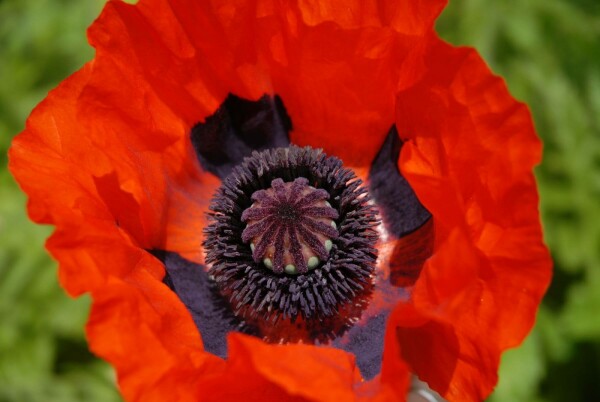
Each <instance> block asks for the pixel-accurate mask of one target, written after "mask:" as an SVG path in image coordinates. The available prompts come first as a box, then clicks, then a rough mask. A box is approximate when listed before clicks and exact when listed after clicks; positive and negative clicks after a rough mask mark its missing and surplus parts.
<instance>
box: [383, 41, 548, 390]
mask: <svg viewBox="0 0 600 402" xmlns="http://www.w3.org/2000/svg"><path fill="white" fill-rule="evenodd" d="M426 65H427V67H428V73H427V74H426V75H425V77H424V78H423V80H422V81H421V82H420V83H418V84H417V85H415V86H413V87H411V88H409V89H407V90H406V91H403V92H401V93H400V94H399V95H398V117H397V127H398V131H399V133H400V136H401V137H402V138H404V139H405V140H407V142H406V143H405V145H404V147H403V149H402V153H401V158H400V168H401V171H402V173H403V174H404V176H405V177H406V179H407V180H408V181H409V182H410V184H411V186H412V188H413V189H414V190H415V192H416V194H417V196H418V197H419V199H420V200H421V202H422V203H423V205H424V206H425V207H426V208H427V209H428V210H429V211H430V212H431V214H432V215H433V216H434V220H435V253H434V255H433V256H432V258H430V259H429V260H428V261H427V262H426V263H425V266H424V269H423V271H422V273H421V276H420V277H419V279H418V280H417V282H416V284H415V287H414V290H413V295H412V299H411V302H410V303H411V308H412V311H411V313H410V314H396V315H395V316H394V319H393V321H392V323H391V325H394V326H396V327H397V331H398V334H399V335H398V339H399V342H400V344H401V346H400V347H401V349H402V350H404V352H403V356H404V357H405V358H406V359H407V362H408V363H409V365H410V367H411V368H412V369H413V370H415V372H416V373H417V374H418V375H419V377H420V378H421V379H422V380H424V381H427V382H428V383H429V384H430V386H432V387H433V388H434V389H436V390H437V391H439V392H440V393H441V394H442V395H444V396H445V397H446V398H448V399H451V400H464V401H477V400H482V399H484V398H485V397H486V396H487V395H488V394H489V393H490V392H491V390H492V388H493V386H494V385H495V383H496V381H497V374H496V373H497V367H498V362H499V358H500V353H501V352H502V351H503V350H505V349H507V348H509V347H513V346H515V345H517V344H519V343H520V342H521V341H522V339H523V338H524V337H525V335H526V334H527V333H528V332H529V330H530V329H531V327H532V326H533V323H534V321H535V313H536V311H537V307H538V305H539V302H540V300H541V298H542V295H543V294H544V292H545V290H546V288H547V286H548V284H549V281H550V276H551V270H550V268H551V261H550V257H549V254H548V250H547V249H546V247H545V246H544V245H543V243H542V232H541V228H540V223H539V213H538V196H537V190H536V187H535V180H534V177H533V174H532V168H533V166H534V165H535V164H537V163H538V162H539V160H540V149H541V147H540V142H539V140H538V139H537V137H536V135H535V133H534V130H533V125H532V121H531V117H530V114H529V111H528V110H527V107H526V106H524V105H523V104H520V103H518V102H516V101H515V100H514V99H513V98H512V97H511V96H510V95H509V93H508V91H507V89H506V86H505V84H504V82H503V81H502V80H501V79H500V78H498V77H495V76H493V75H492V74H491V73H490V71H489V69H488V68H487V66H486V65H485V63H484V62H483V61H482V60H481V58H480V57H479V56H478V55H477V53H476V52H475V51H473V50H470V49H460V48H459V49H457V48H452V47H450V46H449V45H446V44H444V43H442V42H439V41H433V42H432V45H431V49H430V50H429V52H428V54H427V60H426ZM401 308H403V309H404V308H405V307H401ZM415 317H417V318H418V319H419V320H420V324H419V325H418V326H415V324H414V322H415ZM434 328H439V329H440V330H439V331H438V330H435V331H434V330H432V329H434ZM407 334H410V336H408V335H407ZM414 338H418V339H420V341H419V342H421V343H422V345H421V348H420V349H421V350H423V351H425V350H435V351H437V352H436V354H437V355H439V357H438V356H431V358H430V359H431V360H428V359H427V358H425V359H424V357H425V356H424V355H423V354H421V353H419V354H416V353H414V352H412V351H413V350H415V345H414V341H411V340H412V339H414ZM451 338H453V339H455V341H456V342H455V343H454V346H452V342H449V339H451Z"/></svg>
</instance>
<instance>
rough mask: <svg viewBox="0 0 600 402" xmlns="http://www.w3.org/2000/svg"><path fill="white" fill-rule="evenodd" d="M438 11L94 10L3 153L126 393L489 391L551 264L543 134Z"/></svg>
mask: <svg viewBox="0 0 600 402" xmlns="http://www.w3.org/2000/svg"><path fill="white" fill-rule="evenodd" d="M444 3H445V2H444V1H441V0H440V1H436V0H434V1H429V2H420V1H408V0H407V1H400V2H398V1H383V2H381V1H380V2H375V1H360V0H358V1H352V2H347V1H346V2H344V4H343V6H341V5H337V4H334V3H333V2H318V1H310V0H306V1H299V2H297V3H284V2H272V1H268V0H267V1H262V0H255V1H252V0H244V1H235V2H217V1H215V2H208V1H205V2H193V1H187V0H142V1H140V2H139V3H138V4H137V5H128V4H125V3H121V2H118V1H111V2H109V3H108V4H107V5H106V7H105V9H104V11H103V13H102V15H101V16H100V18H99V19H98V20H97V21H96V22H95V23H94V24H93V25H92V27H91V28H90V31H89V38H90V43H91V44H92V45H93V46H94V47H95V48H96V50H97V53H96V57H95V59H94V60H93V61H92V62H90V63H88V64H87V65H86V66H85V67H84V68H82V69H81V70H80V71H78V72H77V73H75V74H74V75H72V76H71V77H70V78H68V79H67V80H65V81H64V82H63V83H62V84H61V85H60V86H59V87H58V88H57V89H55V90H54V91H53V92H51V93H50V95H49V96H48V98H47V99H46V100H45V101H43V102H42V103H41V104H40V105H39V106H38V107H37V108H36V109H35V110H34V112H33V113H32V115H31V117H30V118H29V120H28V122H27V128H26V130H25V131H24V132H23V133H21V134H20V135H19V136H18V137H17V138H16V139H15V141H14V143H13V146H12V148H11V151H10V169H11V171H12V172H13V174H14V175H15V177H16V178H17V180H18V181H19V183H20V184H21V186H22V188H23V190H24V191H25V192H26V193H27V194H28V195H29V204H28V210H29V214H30V216H31V218H32V219H33V220H34V221H36V222H39V223H48V224H53V225H55V226H56V231H55V232H54V234H53V235H52V236H51V238H50V239H49V240H48V243H47V247H48V250H49V251H50V253H51V254H52V255H53V256H54V257H55V258H56V259H57V260H58V262H59V264H60V271H59V276H60V282H61V284H62V285H63V286H64V288H65V289H66V290H67V291H68V292H69V293H70V294H71V295H74V296H77V295H80V294H82V293H85V292H90V293H91V295H92V297H93V300H94V302H93V307H92V311H91V317H90V321H89V324H88V327H87V335H88V340H89V344H90V347H91V349H92V350H93V351H94V352H95V353H97V354H98V355H99V356H101V357H103V358H105V359H106V360H108V361H109V362H111V363H112V364H113V365H114V367H115V368H116V370H117V373H118V380H119V385H120V387H121V390H122V393H123V395H124V396H125V398H126V399H127V400H131V401H137V400H144V401H152V400H157V401H159V400H160V401H162V400H178V401H188V400H189V401H196V400H202V401H211V400H219V401H223V400H234V399H236V400H237V399H239V400H277V401H283V400H312V401H330V400H331V401H333V400H335V401H339V400H380V401H383V400H403V399H404V398H405V395H406V393H407V389H408V386H409V373H414V374H416V375H417V376H418V377H419V378H420V379H421V380H423V381H425V382H427V383H428V384H429V386H430V387H431V388H432V389H434V390H436V391H437V392H439V393H440V394H441V395H442V396H443V397H445V398H447V399H449V400H460V401H476V400H482V399H484V398H485V397H486V396H487V395H488V394H489V393H490V392H491V390H492V388H493V387H494V385H495V384H496V381H497V368H498V363H499V358H500V354H501V353H502V351H504V350H505V349H507V348H510V347H513V346H515V345H517V344H518V343H519V342H521V340H522V339H523V337H524V336H525V335H526V334H527V333H528V331H529V330H530V329H531V327H532V325H533V322H534V318H535V312H536V309H537V306H538V304H539V302H540V299H541V297H542V295H543V293H544V291H545V289H546V287H547V285H548V282H549V279H550V260H549V256H548V252H547V250H546V248H545V247H544V245H543V243H542V234H541V230H540V224H539V217H538V211H537V204H538V197H537V192H536V187H535V180H534V177H533V175H532V168H533V166H534V165H535V164H536V163H538V162H539V160H540V148H541V147H540V143H539V140H538V139H537V137H536V135H535V133H534V131H533V127H532V123H531V117H530V115H529V112H528V110H527V108H526V106H524V105H522V104H520V103H518V102H516V101H515V100H514V99H513V98H512V97H511V96H510V95H509V93H508V91H507V89H506V87H505V84H504V83H503V81H502V80H501V79H500V78H497V77H495V76H493V75H492V74H491V73H490V71H489V69H488V68H487V67H486V65H485V63H484V62H483V61H482V60H481V59H480V57H479V56H478V55H477V53H476V52H475V51H473V50H471V49H465V48H454V47H452V46H449V45H448V44H446V43H444V42H442V41H441V40H440V39H438V38H437V36H436V35H435V33H434V32H433V22H434V20H435V18H436V17H437V15H438V14H439V13H440V12H441V10H442V8H443V6H444ZM293 144H295V145H293ZM303 147H308V148H303ZM319 149H322V150H323V151H321V150H319ZM255 151H256V152H255ZM244 158H246V159H244ZM342 162H343V165H342ZM286 183H287V184H286ZM366 191H368V193H369V194H367V193H366ZM213 196H214V198H213ZM211 200H213V201H212V202H211ZM282 211H283V212H282ZM379 218H380V219H381V221H382V223H381V225H379V226H377V220H378V219H379ZM250 243H252V245H250Z"/></svg>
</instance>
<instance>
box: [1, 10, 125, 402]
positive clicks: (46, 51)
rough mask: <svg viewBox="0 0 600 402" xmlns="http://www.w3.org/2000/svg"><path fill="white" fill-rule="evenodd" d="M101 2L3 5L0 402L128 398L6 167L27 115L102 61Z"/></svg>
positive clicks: (85, 302) (44, 230)
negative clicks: (96, 27) (98, 57)
mask: <svg viewBox="0 0 600 402" xmlns="http://www.w3.org/2000/svg"><path fill="white" fill-rule="evenodd" d="M103 4H104V2H103V1H101V0H95V1H90V0H85V1H73V0H0V162H1V167H0V317H1V324H0V402H38V401H39V402H42V401H44V402H45V401H61V402H70V401H102V402H104V401H106V402H110V401H119V400H120V397H119V395H118V393H117V391H116V388H115V381H114V374H113V372H112V369H111V368H110V367H109V366H108V365H107V364H106V363H104V362H102V361H100V360H98V359H96V358H95V357H94V356H93V355H92V354H91V353H90V352H89V351H88V348H87V344H86V341H85V338H84V326H85V322H86V321H87V316H88V312H89V304H90V302H89V298H88V297H82V298H79V299H77V300H72V299H70V298H69V297H68V296H67V295H66V294H65V293H64V291H63V290H62V289H60V287H59V286H58V281H57V275H56V264H55V263H54V262H53V261H51V260H50V258H49V257H48V255H47V254H46V252H45V251H44V240H45V239H46V238H47V237H48V236H49V234H50V232H51V228H49V227H41V226H36V225H33V224H32V223H31V222H29V220H28V219H27V217H26V214H25V208H24V207H25V201H26V199H25V196H24V195H23V194H22V193H21V192H20V191H19V190H18V188H17V186H16V184H15V183H14V181H13V179H12V177H11V176H10V175H9V174H8V171H7V170H6V162H7V158H6V151H7V149H8V146H9V144H10V140H11V138H12V136H13V135H14V134H16V133H17V132H18V131H20V130H22V129H23V127H24V124H25V118H26V117H27V115H28V114H29V112H31V109H32V108H33V107H34V106H35V105H36V104H37V103H38V102H39V101H41V100H42V99H43V98H44V97H45V96H46V94H47V92H48V90H50V89H52V88H53V87H55V86H56V85H57V83H58V82H59V81H60V80H62V79H63V78H65V77H66V76H68V75H69V74H71V73H72V72H73V71H74V70H76V69H77V68H79V67H80V66H81V65H82V64H83V63H84V62H85V61H87V60H89V59H90V58H92V57H93V49H91V48H90V47H89V46H88V45H87V41H86V37H85V29H86V27H87V26H88V25H89V24H90V23H91V22H92V21H93V19H94V18H95V17H96V16H97V15H98V13H99V12H100V10H101V8H102V5H103Z"/></svg>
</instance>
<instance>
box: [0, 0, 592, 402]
mask: <svg viewBox="0 0 600 402" xmlns="http://www.w3.org/2000/svg"><path fill="white" fill-rule="evenodd" d="M103 3H104V1H102V0H0V163H1V164H0V402H4V401H11V402H12V401H15V402H17V401H18V402H21V401H33V402H35V401H63V402H69V401H102V402H106V401H108V402H110V401H118V400H119V396H118V393H117V392H116V391H115V380H114V373H113V372H112V369H111V368H110V367H109V366H108V365H107V364H106V363H104V362H102V361H99V360H97V359H96V358H94V356H92V355H91V354H90V353H89V352H88V350H87V346H86V342H85V339H84V332H83V328H84V325H85V321H86V318H87V314H88V310H89V304H90V301H89V298H88V297H82V298H79V299H77V300H71V299H69V298H68V297H67V296H66V295H65V294H64V292H63V291H62V290H61V289H60V288H59V286H58V283H57V280H56V264H55V263H54V262H53V261H51V260H50V258H49V257H48V255H47V254H46V253H45V251H44V248H43V243H44V239H45V238H46V237H47V236H48V235H49V233H50V230H51V229H50V228H48V227H40V226H36V225H34V224H32V223H30V222H29V221H28V219H27V217H26V215H25V202H26V201H25V197H24V195H23V194H21V192H20V191H19V190H18V188H17V186H16V185H15V183H14V182H13V180H12V178H11V177H10V175H9V174H8V172H7V170H6V162H7V160H6V150H7V149H8V146H9V144H10V141H11V138H12V136H13V135H15V134H16V133H17V132H19V131H20V130H22V129H23V127H24V122H25V119H26V117H27V115H28V114H29V112H30V111H31V109H32V108H33V107H34V106H35V105H36V104H37V103H38V102H39V101H40V100H42V99H43V98H44V97H45V95H46V93H47V92H48V90H50V89H51V88H53V87H54V86H56V85H57V83H58V82H59V81H60V80H62V79H64V78H65V77H67V76H68V75H69V74H71V73H72V72H73V71H75V70H76V69H78V68H79V67H80V66H81V65H82V64H83V63H84V62H85V61H87V60H89V59H91V58H92V57H93V49H91V48H90V47H89V46H88V45H87V43H86V37H85V29H86V27H87V26H88V25H89V24H90V23H91V22H92V21H93V19H94V18H95V17H96V16H97V15H98V14H99V12H100V10H101V8H102V5H103ZM437 29H438V32H439V33H440V34H441V35H442V36H443V37H444V38H446V39H447V40H449V41H450V42H452V43H455V44H467V45H472V46H475V47H476V48H477V49H478V50H479V51H480V52H481V53H482V55H483V56H484V58H485V59H486V60H487V61H488V63H489V64H490V65H491V67H492V69H493V70H494V71H495V72H496V73H498V74H500V75H502V76H503V77H505V79H506V81H507V82H508V85H509V87H510V88H511V91H512V93H513V94H514V95H515V96H516V97H517V98H519V99H521V100H523V101H525V102H527V103H528V104H529V105H530V107H531V110H532V112H533V115H534V118H535V123H536V126H537V129H538V132H539V134H540V136H541V137H542V139H543V140H544V161H543V163H542V165H541V166H540V167H538V169H537V170H536V174H537V177H538V179H539V187H540V193H541V212H542V220H543V224H544V230H545V238H546V242H547V243H548V245H549V246H550V249H551V251H552V256H553V258H554V261H555V273H554V280H553V283H552V285H551V288H550V290H549V292H548V295H547V297H546V298H545V300H544V303H543V305H542V307H541V310H540V312H539V315H538V321H537V324H536V327H535V329H534V330H533V332H532V333H531V335H530V336H529V338H528V339H527V340H526V341H525V342H524V344H523V345H522V346H521V347H520V348H518V349H515V350H512V351H509V352H508V353H506V354H505V355H504V358H503V361H502V367H501V370H500V384H499V386H498V388H497V390H496V392H495V393H494V394H493V395H492V397H491V398H490V400H491V401H496V402H499V401H506V402H508V401H510V402H513V401H592V400H599V401H600V1H598V0H570V1H566V0H521V1H517V0H496V1H490V0H455V1H454V2H452V3H451V4H450V5H449V7H448V8H447V9H446V11H445V12H444V14H443V15H442V17H441V18H440V20H439V21H438V24H437Z"/></svg>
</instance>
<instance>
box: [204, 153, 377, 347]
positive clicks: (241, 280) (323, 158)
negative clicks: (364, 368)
mask: <svg viewBox="0 0 600 402" xmlns="http://www.w3.org/2000/svg"><path fill="white" fill-rule="evenodd" d="M208 218H209V221H210V223H209V225H208V226H207V227H206V228H205V236H206V237H205V241H204V249H205V250H206V263H207V265H208V266H209V270H208V275H209V278H210V279H211V280H212V283H213V284H214V286H215V289H216V290H217V291H218V293H219V294H220V296H222V298H223V300H224V301H225V302H226V304H227V305H228V306H229V309H230V311H231V312H232V313H233V314H234V316H235V317H236V318H237V319H239V321H240V323H239V325H240V328H245V330H248V332H250V333H253V331H255V330H256V332H257V333H260V334H262V336H263V338H264V339H266V340H271V341H273V342H284V341H285V342H287V341H298V340H301V341H304V342H315V341H322V342H326V341H328V340H329V339H333V338H334V337H335V336H337V334H340V333H341V332H344V331H345V330H346V329H348V328H350V327H351V326H352V325H353V324H354V323H355V322H356V321H357V320H358V319H359V317H360V315H361V314H362V311H363V310H364V309H365V308H366V306H367V305H368V303H369V302H368V300H369V298H370V295H371V292H372V289H373V277H374V275H373V270H374V268H375V261H376V259H377V250H376V248H375V242H376V241H377V238H378V235H377V231H376V230H375V228H376V226H377V225H378V224H379V221H378V219H377V210H376V209H375V207H374V205H373V204H372V203H371V202H370V197H369V195H368V194H367V191H366V189H365V188H364V187H363V186H362V181H361V180H360V179H359V178H358V177H356V175H355V174H354V173H353V172H352V171H351V170H350V169H347V168H345V167H344V166H343V165H342V162H341V160H339V159H338V158H335V157H333V156H327V155H325V154H324V153H323V151H321V150H316V149H312V148H309V147H305V148H299V147H296V146H293V145H292V146H290V147H287V148H276V149H269V150H265V151H262V152H255V153H253V154H252V156H251V157H248V158H246V159H245V160H244V162H242V163H241V164H240V165H237V166H236V167H235V168H233V169H232V171H231V174H230V175H229V176H227V177H226V178H225V179H224V180H223V184H222V185H221V187H220V188H219V190H218V191H217V193H216V195H215V197H214V198H213V200H212V203H211V206H210V212H209V216H208Z"/></svg>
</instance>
